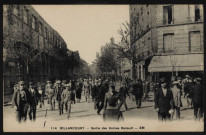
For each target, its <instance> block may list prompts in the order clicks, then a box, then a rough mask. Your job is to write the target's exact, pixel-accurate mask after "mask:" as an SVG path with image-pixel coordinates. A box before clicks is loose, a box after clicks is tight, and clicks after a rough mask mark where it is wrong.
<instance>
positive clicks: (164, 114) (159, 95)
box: [154, 78, 174, 121]
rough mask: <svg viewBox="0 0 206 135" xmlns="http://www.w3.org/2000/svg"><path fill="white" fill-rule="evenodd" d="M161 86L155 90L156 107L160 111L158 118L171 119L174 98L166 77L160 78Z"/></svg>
mask: <svg viewBox="0 0 206 135" xmlns="http://www.w3.org/2000/svg"><path fill="white" fill-rule="evenodd" d="M160 85H161V86H160V88H158V89H157V90H156V92H155V98H154V99H155V107H154V108H155V109H156V111H157V112H158V120H160V121H163V120H165V121H166V120H169V119H170V117H171V114H170V113H169V111H170V110H171V109H174V100H173V94H172V91H171V90H169V89H168V88H167V83H166V80H165V78H161V80H160Z"/></svg>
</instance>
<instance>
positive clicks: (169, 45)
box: [163, 33, 176, 52]
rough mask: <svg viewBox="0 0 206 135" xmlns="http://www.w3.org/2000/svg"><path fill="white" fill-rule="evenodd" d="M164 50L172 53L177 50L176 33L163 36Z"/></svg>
mask: <svg viewBox="0 0 206 135" xmlns="http://www.w3.org/2000/svg"><path fill="white" fill-rule="evenodd" d="M163 48H164V52H172V51H175V50H176V48H175V44H174V33H169V34H164V35H163Z"/></svg>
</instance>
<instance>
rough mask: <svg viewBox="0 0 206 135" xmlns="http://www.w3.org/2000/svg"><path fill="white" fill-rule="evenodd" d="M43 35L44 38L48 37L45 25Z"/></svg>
mask: <svg viewBox="0 0 206 135" xmlns="http://www.w3.org/2000/svg"><path fill="white" fill-rule="evenodd" d="M44 36H45V38H46V39H48V30H47V27H45V31H44Z"/></svg>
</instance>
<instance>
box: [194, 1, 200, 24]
mask: <svg viewBox="0 0 206 135" xmlns="http://www.w3.org/2000/svg"><path fill="white" fill-rule="evenodd" d="M199 19H200V6H199V5H195V21H198V20H199Z"/></svg>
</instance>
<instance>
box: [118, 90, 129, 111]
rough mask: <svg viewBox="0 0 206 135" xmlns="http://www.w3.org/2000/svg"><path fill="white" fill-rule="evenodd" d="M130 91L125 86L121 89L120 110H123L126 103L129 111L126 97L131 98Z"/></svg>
mask: <svg viewBox="0 0 206 135" xmlns="http://www.w3.org/2000/svg"><path fill="white" fill-rule="evenodd" d="M128 91H129V89H128V88H127V87H125V86H123V87H121V88H120V89H119V98H120V101H121V104H120V108H121V106H122V104H123V103H124V106H125V109H126V110H127V109H128V108H127V104H126V96H127V95H128V96H129V93H128Z"/></svg>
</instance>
